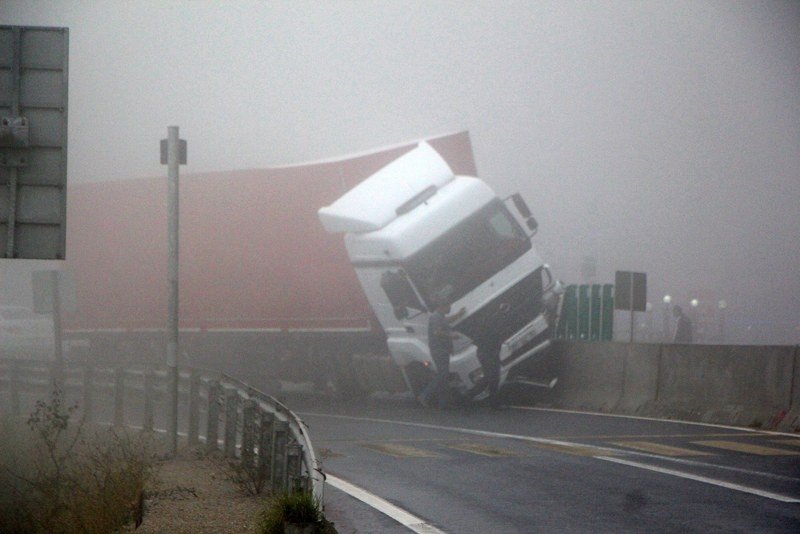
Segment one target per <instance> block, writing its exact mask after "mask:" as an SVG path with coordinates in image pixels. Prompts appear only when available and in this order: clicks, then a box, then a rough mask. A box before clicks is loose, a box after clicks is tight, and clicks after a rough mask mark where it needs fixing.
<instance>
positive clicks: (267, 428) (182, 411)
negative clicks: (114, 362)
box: [0, 359, 325, 502]
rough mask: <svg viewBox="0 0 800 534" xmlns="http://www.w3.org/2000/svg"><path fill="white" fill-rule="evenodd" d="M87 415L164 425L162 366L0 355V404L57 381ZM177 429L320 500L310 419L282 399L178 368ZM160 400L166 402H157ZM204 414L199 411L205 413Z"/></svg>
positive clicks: (17, 404)
mask: <svg viewBox="0 0 800 534" xmlns="http://www.w3.org/2000/svg"><path fill="white" fill-rule="evenodd" d="M56 384H58V385H59V387H60V388H61V389H62V391H63V392H64V395H65V398H66V400H67V401H68V402H69V403H70V404H72V403H76V404H77V406H78V412H77V415H78V416H80V417H82V419H83V420H84V421H87V422H96V423H105V424H110V425H113V426H115V427H125V426H127V427H131V428H139V429H142V430H145V431H163V429H164V428H166V426H167V425H166V421H164V422H163V424H161V422H160V421H159V419H161V418H163V417H164V415H165V414H166V413H167V409H166V402H167V400H168V397H169V396H168V394H167V370H166V368H155V369H154V368H143V367H128V368H123V367H114V366H109V365H105V366H104V365H95V364H93V363H91V362H67V364H66V365H65V366H63V367H62V366H59V365H56V364H54V363H51V362H44V361H29V360H12V359H0V412H3V411H4V412H6V413H8V414H10V415H14V416H18V415H22V414H23V413H26V411H25V410H28V409H29V408H30V409H32V408H33V405H34V403H35V401H36V400H38V399H41V398H43V396H46V395H47V394H48V393H49V392H50V391H51V390H52V388H53V387H55V385H56ZM178 398H179V408H178V414H179V425H178V427H179V429H181V430H182V432H181V433H182V434H184V433H185V436H186V439H187V441H188V444H189V445H191V446H199V445H200V444H201V442H203V443H204V445H205V449H206V450H207V451H214V450H217V449H219V448H220V447H221V449H222V451H223V453H224V455H225V456H226V457H228V458H235V459H237V460H238V461H239V462H240V464H241V466H242V467H244V468H245V469H253V470H255V471H254V472H256V473H258V474H259V476H262V477H264V478H263V480H265V481H266V483H268V484H269V485H270V486H271V488H272V489H273V490H275V491H286V490H297V489H303V490H306V491H311V492H312V493H313V495H314V496H315V497H316V498H317V499H319V501H320V502H322V499H323V487H324V480H325V475H324V473H323V472H322V468H321V465H320V463H319V461H318V460H317V457H316V454H315V452H314V447H313V445H312V443H311V439H310V438H309V434H308V427H307V426H306V425H305V423H304V422H303V421H302V420H301V419H300V418H299V417H298V416H297V415H296V414H295V413H294V412H292V411H291V410H290V409H289V408H287V407H286V406H285V405H284V404H282V403H281V402H280V401H278V400H277V399H275V398H274V397H271V396H269V395H266V394H264V393H262V392H260V391H257V390H255V389H254V388H252V387H249V386H248V385H247V384H244V383H242V382H240V381H238V380H236V379H234V378H231V377H229V376H227V375H225V374H222V373H218V372H215V371H210V370H207V369H198V368H191V369H188V368H187V369H184V370H182V371H181V372H180V373H179V380H178ZM162 405H163V407H164V409H163V410H160V409H158V408H160V407H161V406H162ZM203 415H204V416H203Z"/></svg>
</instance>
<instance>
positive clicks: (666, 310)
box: [662, 295, 672, 343]
mask: <svg viewBox="0 0 800 534" xmlns="http://www.w3.org/2000/svg"><path fill="white" fill-rule="evenodd" d="M662 300H663V301H664V343H669V303H670V302H672V297H670V296H669V295H664V298H663V299H662Z"/></svg>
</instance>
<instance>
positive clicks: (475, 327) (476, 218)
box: [318, 142, 561, 398]
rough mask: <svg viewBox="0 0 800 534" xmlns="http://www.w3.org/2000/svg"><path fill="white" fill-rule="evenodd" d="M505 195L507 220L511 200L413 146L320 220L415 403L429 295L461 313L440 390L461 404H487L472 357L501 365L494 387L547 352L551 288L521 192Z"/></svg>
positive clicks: (554, 291) (422, 375)
mask: <svg viewBox="0 0 800 534" xmlns="http://www.w3.org/2000/svg"><path fill="white" fill-rule="evenodd" d="M509 198H510V199H513V201H514V202H513V204H514V206H515V210H516V212H517V213H516V215H515V214H512V211H511V210H510V209H509V206H508V205H507V202H506V201H507V200H509V199H506V201H504V200H501V199H500V198H498V197H497V195H496V194H495V193H494V191H492V189H491V188H490V187H489V186H488V185H486V183H484V182H483V181H481V180H479V179H478V178H475V177H469V176H456V175H454V174H453V172H452V170H451V169H450V167H449V166H448V164H447V162H446V161H445V160H444V159H443V158H442V157H441V156H440V155H439V154H438V153H437V152H436V150H434V149H433V148H432V147H431V146H430V145H429V144H427V143H425V142H422V143H420V144H419V145H418V146H417V148H415V149H413V150H411V151H410V152H408V153H406V154H405V155H403V156H401V157H400V158H398V159H397V160H395V161H393V162H392V163H390V164H389V165H387V166H386V167H384V168H383V169H381V170H379V171H378V172H376V173H375V174H373V175H372V176H370V177H369V178H367V179H366V180H364V181H363V182H361V183H360V184H358V185H357V186H356V187H354V188H353V189H351V190H350V191H348V192H347V193H345V194H344V195H343V196H342V197H341V198H339V199H338V200H336V201H335V202H334V203H333V204H331V205H330V206H326V207H323V208H321V209H320V210H319V212H318V213H319V218H320V220H321V222H322V224H323V226H324V227H325V229H326V230H327V231H328V232H332V233H344V234H345V236H344V240H345V246H346V248H347V252H348V255H349V258H350V261H351V263H352V265H353V267H354V268H355V270H356V273H357V276H358V278H359V281H360V283H361V286H362V287H363V289H364V292H365V294H366V296H367V299H368V300H369V302H370V304H371V306H372V308H373V310H374V311H375V315H376V317H377V319H378V321H380V323H381V326H382V327H383V329H384V331H385V333H386V336H387V344H388V347H389V351H390V352H391V355H392V357H393V359H394V360H395V362H396V363H397V365H398V366H399V367H400V369H401V370H402V371H403V376H404V378H405V380H406V383H407V385H408V387H409V389H410V390H411V391H412V392H413V393H414V394H415V395H416V394H417V393H419V391H420V390H421V388H423V387H424V386H425V384H426V383H427V380H428V376H429V374H430V373H431V372H432V367H434V366H435V364H434V363H433V361H432V359H431V356H430V353H429V351H428V318H429V316H430V313H431V312H432V311H433V307H434V305H433V302H434V301H435V300H436V299H437V298H439V297H444V298H446V299H448V300H449V301H450V302H451V303H452V309H453V310H454V311H457V310H459V309H460V308H462V307H463V308H464V309H465V310H466V314H465V315H464V316H463V317H462V318H461V319H460V320H459V321H458V322H457V323H455V324H454V325H453V328H454V330H455V331H457V332H458V334H459V337H458V339H457V340H455V342H454V353H453V356H452V357H451V360H450V373H451V374H450V386H451V388H453V389H455V390H457V391H458V392H459V393H460V394H462V395H463V396H466V397H470V398H482V397H484V396H486V395H487V391H488V390H487V381H486V379H485V374H486V373H485V371H484V369H483V367H482V365H481V359H483V360H484V361H485V359H486V358H498V359H499V368H500V371H499V386H502V385H503V384H504V383H506V382H507V381H508V380H509V379H510V377H512V376H513V375H514V373H513V372H512V371H513V370H514V369H515V368H516V367H518V366H519V365H520V364H521V363H523V362H524V361H526V360H528V359H529V358H530V357H531V356H533V355H534V354H536V353H537V352H539V351H541V350H543V349H545V348H546V347H547V346H548V345H549V343H550V337H551V336H550V330H551V329H550V326H551V322H552V319H553V317H554V313H555V306H556V305H557V302H558V296H559V294H560V292H561V286H560V284H559V283H558V282H556V281H555V280H554V279H553V278H552V276H551V275H550V272H549V270H548V268H547V266H546V265H544V264H543V263H542V261H541V259H540V258H539V256H538V255H537V253H536V251H535V250H534V248H533V246H532V244H531V237H532V235H533V233H535V231H536V221H535V220H534V219H533V217H531V215H530V212H529V211H528V208H527V206H526V205H525V203H524V201H522V198H521V197H520V196H519V195H513V196H512V197H509ZM521 222H522V223H524V224H521ZM526 227H527V230H526ZM479 353H480V354H479ZM479 355H480V356H481V359H479Z"/></svg>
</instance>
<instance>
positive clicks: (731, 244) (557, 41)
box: [0, 0, 800, 344]
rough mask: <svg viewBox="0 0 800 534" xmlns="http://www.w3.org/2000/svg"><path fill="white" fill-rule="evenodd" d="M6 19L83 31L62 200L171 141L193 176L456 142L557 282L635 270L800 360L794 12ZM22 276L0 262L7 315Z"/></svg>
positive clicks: (204, 8)
mask: <svg viewBox="0 0 800 534" xmlns="http://www.w3.org/2000/svg"><path fill="white" fill-rule="evenodd" d="M0 20H1V21H2V23H3V24H14V25H41V26H66V27H68V28H69V29H70V34H69V38H70V51H69V70H70V86H69V153H68V158H69V163H68V180H69V181H70V182H84V181H99V180H108V179H120V178H137V177H149V176H158V175H164V174H165V168H164V167H163V166H161V165H160V164H159V160H158V155H159V153H158V140H159V139H162V138H164V137H166V128H167V126H169V125H179V126H180V128H181V137H183V138H184V139H186V140H187V141H188V147H189V149H188V153H189V158H188V159H189V161H188V164H187V165H186V166H185V167H183V168H182V170H181V172H182V173H193V172H202V171H221V170H231V169H248V168H261V167H265V166H271V165H281V164H288V163H297V162H304V161H312V160H317V159H325V158H331V157H336V156H341V155H344V154H348V153H352V152H362V151H366V150H370V149H374V148H378V147H381V146H385V145H393V144H397V143H400V142H406V141H411V140H415V139H420V138H424V137H430V136H434V135H438V134H442V133H448V132H452V131H458V130H464V129H466V130H469V132H470V135H471V139H472V143H473V148H474V151H475V157H476V163H477V168H478V172H479V175H480V176H481V177H482V178H484V179H485V180H486V181H487V182H489V183H490V185H492V186H493V187H494V188H495V189H496V190H497V191H498V193H499V194H500V195H501V196H504V195H507V194H510V193H513V192H515V191H520V192H522V193H523V195H524V196H525V197H526V199H527V201H528V203H529V205H530V206H531V208H532V210H533V211H534V213H535V215H536V218H537V219H538V221H539V224H540V230H539V233H538V235H537V237H536V238H535V244H536V246H537V248H538V250H539V252H540V255H541V256H542V258H543V259H544V260H545V261H546V262H548V263H549V264H550V265H551V267H552V269H553V271H554V272H555V273H556V274H557V276H558V277H559V278H561V279H563V280H564V281H566V282H568V283H576V282H584V281H587V280H585V279H584V277H583V274H582V269H581V265H582V263H583V262H584V258H585V257H587V256H590V257H593V258H595V259H596V264H597V272H596V275H595V276H594V277H592V281H596V282H604V283H613V281H614V271H616V270H634V271H642V272H646V273H647V274H648V293H649V300H650V301H652V302H653V303H654V304H655V306H656V309H660V302H661V298H662V297H663V296H664V295H665V294H667V293H668V294H670V295H672V297H673V302H675V303H679V304H681V305H683V306H684V308H686V305H687V304H688V302H689V300H690V299H692V298H698V299H700V301H701V302H702V303H703V305H707V306H711V307H712V308H713V307H715V306H716V303H717V301H718V300H721V299H724V300H725V301H726V302H727V303H728V321H729V324H728V326H727V328H728V331H729V332H731V336H735V339H736V340H737V341H738V342H748V343H781V344H782V343H800V277H798V270H799V269H798V267H800V240H799V239H798V238H799V237H800V202H798V199H800V31H799V30H798V28H800V3H797V2H777V1H774V2H773V1H770V2H752V1H750V2H722V1H720V2H705V1H689V2H681V1H674V2H656V1H650V2H633V1H629V2H592V3H589V2H562V1H558V2H533V1H531V2H511V1H507V2H463V1H437V2H416V1H415V2H408V1H391V2H389V1H376V2H342V1H335V2H303V1H291V2H244V1H238V2H226V3H222V2H163V1H160V0H159V1H152V2H145V1H125V2H118V1H103V2H94V1H84V2H69V1H57V2H28V1H14V0H4V1H3V2H2V3H1V4H0ZM265 208H267V209H268V207H265ZM67 224H69V221H68V222H67ZM67 254H69V250H67ZM20 265H21V264H19V263H17V264H16V266H12V265H11V262H10V261H9V260H0V266H2V268H3V269H4V272H5V273H6V275H5V280H6V283H5V285H4V291H5V293H4V294H5V295H6V296H5V297H4V298H10V297H8V295H12V294H14V295H15V296H19V295H20V294H22V293H25V290H20V286H19V285H18V284H17V283H16V282H14V283H13V284H11V283H9V280H11V278H10V276H9V275H8V273H9V272H10V271H12V270H19V269H20V268H21V267H19V266H20ZM39 265H41V263H40V264H39ZM12 286H13V287H12Z"/></svg>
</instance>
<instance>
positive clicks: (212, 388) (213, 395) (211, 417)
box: [206, 380, 219, 452]
mask: <svg viewBox="0 0 800 534" xmlns="http://www.w3.org/2000/svg"><path fill="white" fill-rule="evenodd" d="M207 415H208V425H207V426H206V450H207V451H209V452H211V451H215V450H217V440H218V439H219V382H218V381H217V380H212V381H211V382H209V383H208V414H207Z"/></svg>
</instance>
